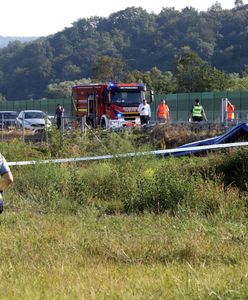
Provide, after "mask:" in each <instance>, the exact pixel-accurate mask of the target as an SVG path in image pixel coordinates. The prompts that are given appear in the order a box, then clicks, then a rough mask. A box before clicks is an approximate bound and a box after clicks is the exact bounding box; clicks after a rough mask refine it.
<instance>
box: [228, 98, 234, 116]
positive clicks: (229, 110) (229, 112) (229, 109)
mask: <svg viewBox="0 0 248 300" xmlns="http://www.w3.org/2000/svg"><path fill="white" fill-rule="evenodd" d="M226 100H227V120H228V121H234V119H235V114H234V112H235V106H234V105H233V104H232V103H231V102H230V101H229V100H228V99H227V98H226Z"/></svg>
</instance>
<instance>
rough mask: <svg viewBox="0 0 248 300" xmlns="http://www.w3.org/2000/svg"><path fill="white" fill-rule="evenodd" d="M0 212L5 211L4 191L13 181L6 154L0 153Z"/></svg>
mask: <svg viewBox="0 0 248 300" xmlns="http://www.w3.org/2000/svg"><path fill="white" fill-rule="evenodd" d="M0 175H1V180H0V214H1V213H2V212H3V192H4V191H6V189H7V188H8V187H9V186H10V185H11V184H12V183H13V175H12V173H11V171H10V168H9V166H8V163H7V162H6V160H5V158H4V156H3V155H2V154H1V153H0Z"/></svg>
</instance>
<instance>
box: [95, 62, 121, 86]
mask: <svg viewBox="0 0 248 300" xmlns="http://www.w3.org/2000/svg"><path fill="white" fill-rule="evenodd" d="M93 73H94V77H95V79H96V80H98V81H116V82H119V81H122V80H123V79H124V76H125V65H124V63H123V61H122V60H121V59H120V58H116V57H110V56H100V57H98V58H97V61H96V63H95V65H94V67H93Z"/></svg>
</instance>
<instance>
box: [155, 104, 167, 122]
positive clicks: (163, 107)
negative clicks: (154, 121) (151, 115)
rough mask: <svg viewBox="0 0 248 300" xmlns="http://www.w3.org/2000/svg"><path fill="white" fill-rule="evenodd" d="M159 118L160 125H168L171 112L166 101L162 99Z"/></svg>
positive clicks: (158, 111)
mask: <svg viewBox="0 0 248 300" xmlns="http://www.w3.org/2000/svg"><path fill="white" fill-rule="evenodd" d="M157 117H158V122H159V123H166V122H169V120H170V110H169V106H168V105H167V104H166V100H165V99H161V101H160V103H159V105H158V107H157Z"/></svg>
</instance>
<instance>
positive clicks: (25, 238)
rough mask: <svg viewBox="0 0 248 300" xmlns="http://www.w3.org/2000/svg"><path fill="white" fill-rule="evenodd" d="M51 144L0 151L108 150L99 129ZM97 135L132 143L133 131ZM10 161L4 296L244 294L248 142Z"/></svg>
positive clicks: (117, 145)
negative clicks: (140, 154) (160, 153)
mask: <svg viewBox="0 0 248 300" xmlns="http://www.w3.org/2000/svg"><path fill="white" fill-rule="evenodd" d="M126 135H127V136H126ZM142 138H143V137H142ZM130 141H132V142H130ZM52 143H53V144H52V145H51V146H49V147H48V146H47V145H38V146H37V145H33V144H24V143H23V142H20V141H13V142H12V143H9V144H2V145H1V147H2V149H1V151H2V152H3V153H4V154H5V156H6V157H7V158H8V160H27V159H41V158H48V157H60V155H62V154H63V156H72V155H73V156H76V155H78V156H79V155H83V154H84V155H85V154H88V155H91V154H92V153H95V154H100V153H103V152H104V150H103V149H102V148H101V147H99V144H97V143H94V137H90V138H89V140H88V139H86V138H84V139H78V140H77V141H75V140H74V141H73V142H72V139H71V138H70V139H69V140H67V139H63V141H61V140H58V139H57V137H54V140H52ZM102 143H103V146H104V147H108V149H109V150H110V151H111V152H125V151H131V150H134V149H136V145H135V143H136V137H134V136H129V134H127V133H124V134H123V135H122V134H121V135H119V136H116V135H113V136H103V138H102ZM145 147H146V148H149V147H151V145H146V146H145ZM23 150H25V151H23ZM12 170H13V173H14V177H15V184H14V185H13V187H12V188H11V189H10V190H9V191H8V192H7V193H6V195H5V203H6V206H5V212H4V214H2V215H1V217H0V228H1V237H0V249H1V262H0V288H1V294H0V295H1V296H0V298H1V299H248V252H247V248H248V230H247V229H248V218H247V217H248V193H247V187H248V186H247V175H248V151H247V150H239V151H231V152H224V153H223V152H219V153H218V155H217V154H215V155H209V156H205V157H189V158H180V159H174V158H170V159H157V158H153V157H146V158H135V159H130V160H126V159H125V160H123V159H120V160H117V159H116V160H113V161H103V162H98V163H97V162H94V163H80V164H68V165H36V166H26V167H13V168H12Z"/></svg>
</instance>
